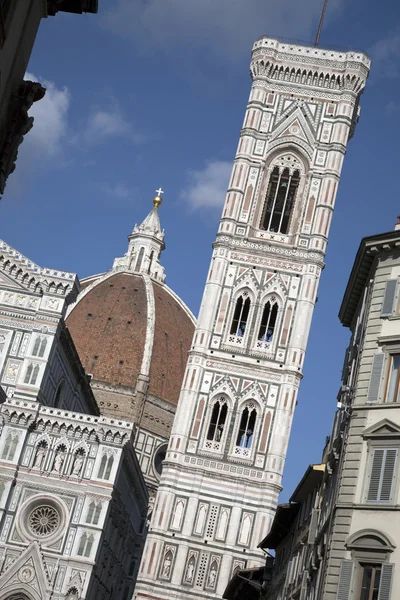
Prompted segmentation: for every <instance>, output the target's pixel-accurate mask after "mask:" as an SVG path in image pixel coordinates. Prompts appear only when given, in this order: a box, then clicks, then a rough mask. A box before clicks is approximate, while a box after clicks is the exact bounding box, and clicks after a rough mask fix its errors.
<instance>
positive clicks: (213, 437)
mask: <svg viewBox="0 0 400 600" xmlns="http://www.w3.org/2000/svg"><path fill="white" fill-rule="evenodd" d="M227 414H228V404H227V401H226V398H225V397H224V396H221V397H220V398H218V400H216V401H215V402H214V403H213V405H212V407H211V415H210V421H209V424H208V429H207V435H206V447H213V444H212V442H216V443H217V445H218V448H215V449H219V446H220V442H221V439H222V436H223V434H224V429H225V424H226V417H227ZM208 442H211V444H210V443H208Z"/></svg>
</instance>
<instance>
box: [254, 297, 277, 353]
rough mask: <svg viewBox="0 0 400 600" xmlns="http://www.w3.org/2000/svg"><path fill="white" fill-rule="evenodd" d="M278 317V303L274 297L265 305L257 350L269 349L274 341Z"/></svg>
mask: <svg viewBox="0 0 400 600" xmlns="http://www.w3.org/2000/svg"><path fill="white" fill-rule="evenodd" d="M277 317H278V303H277V302H276V298H275V296H272V297H271V298H269V299H268V301H267V302H266V303H265V304H264V308H263V313H262V316H261V322H260V327H259V329H258V336H257V348H261V349H268V348H270V346H271V343H272V341H273V339H274V333H275V329H276V320H277Z"/></svg>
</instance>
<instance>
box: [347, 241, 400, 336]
mask: <svg viewBox="0 0 400 600" xmlns="http://www.w3.org/2000/svg"><path fill="white" fill-rule="evenodd" d="M399 248H400V230H394V231H389V232H386V233H380V234H378V235H372V236H369V237H365V238H363V239H362V240H361V243H360V246H359V248H358V251H357V254H356V257H355V260H354V263H353V267H352V270H351V273H350V277H349V280H348V282H347V286H346V290H345V293H344V296H343V300H342V304H341V306H340V310H339V319H340V322H341V323H342V325H344V326H345V327H351V324H352V322H353V318H354V315H355V313H356V310H357V307H358V305H359V302H360V298H361V296H362V293H363V291H364V289H365V286H366V284H367V280H368V276H369V274H370V272H371V267H372V264H373V262H374V259H375V257H376V256H377V255H378V254H380V253H383V252H388V251H392V250H394V249H399Z"/></svg>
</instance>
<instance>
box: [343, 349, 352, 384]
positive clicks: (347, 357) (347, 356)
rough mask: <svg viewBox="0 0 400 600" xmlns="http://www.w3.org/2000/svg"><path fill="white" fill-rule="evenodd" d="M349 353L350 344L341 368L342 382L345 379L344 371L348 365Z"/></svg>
mask: <svg viewBox="0 0 400 600" xmlns="http://www.w3.org/2000/svg"><path fill="white" fill-rule="evenodd" d="M350 352H351V344H350V345H349V346H348V347H347V348H346V352H345V354H344V360H343V367H342V381H344V379H345V375H346V370H347V367H348V363H349V357H350Z"/></svg>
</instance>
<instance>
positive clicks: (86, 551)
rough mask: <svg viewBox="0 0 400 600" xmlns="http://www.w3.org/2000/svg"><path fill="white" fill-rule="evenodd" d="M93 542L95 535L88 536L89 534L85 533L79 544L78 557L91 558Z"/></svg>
mask: <svg viewBox="0 0 400 600" xmlns="http://www.w3.org/2000/svg"><path fill="white" fill-rule="evenodd" d="M93 542H94V537H93V535H92V534H90V535H87V533H84V534H83V535H82V537H81V539H80V542H79V547H78V555H79V556H86V557H89V556H90V553H91V551H92V546H93Z"/></svg>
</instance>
